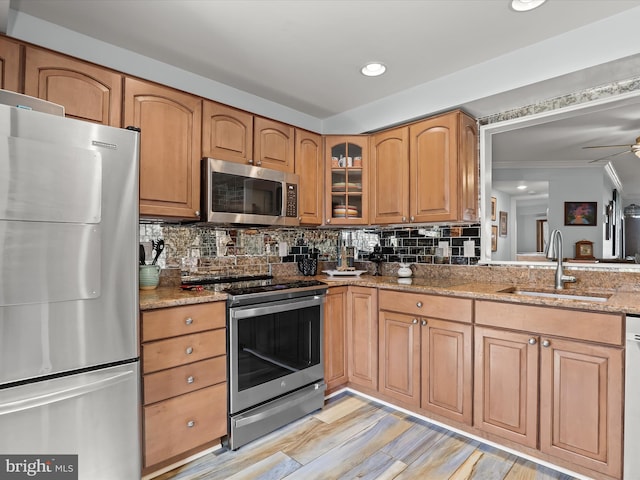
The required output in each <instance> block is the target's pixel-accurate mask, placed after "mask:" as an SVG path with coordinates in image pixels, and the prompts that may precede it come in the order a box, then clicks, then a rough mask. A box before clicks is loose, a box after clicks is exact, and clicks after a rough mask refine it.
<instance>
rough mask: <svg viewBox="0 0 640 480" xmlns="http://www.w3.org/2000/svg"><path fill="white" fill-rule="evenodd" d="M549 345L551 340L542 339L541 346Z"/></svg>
mask: <svg viewBox="0 0 640 480" xmlns="http://www.w3.org/2000/svg"><path fill="white" fill-rule="evenodd" d="M549 345H551V342H550V341H549V340H544V341H543V342H542V346H543V347H548V346H549Z"/></svg>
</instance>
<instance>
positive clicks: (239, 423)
mask: <svg viewBox="0 0 640 480" xmlns="http://www.w3.org/2000/svg"><path fill="white" fill-rule="evenodd" d="M315 387H316V388H315V389H313V390H310V391H308V392H306V393H304V394H303V395H300V396H299V397H296V398H292V399H289V400H288V401H286V402H284V403H281V404H280V405H277V406H274V407H273V408H268V409H267V410H263V411H261V412H259V413H256V414H254V415H249V416H247V417H245V416H243V417H242V418H238V419H233V421H234V422H235V426H236V428H240V427H243V426H245V425H251V424H252V423H255V422H259V421H260V420H264V419H265V418H267V417H270V416H271V415H275V414H277V413H281V412H284V411H285V410H290V409H292V408H294V407H295V406H296V405H300V404H301V403H305V402H306V401H308V400H309V399H310V398H312V397H315V396H316V395H318V392H317V390H318V389H322V390H326V388H327V386H326V384H324V383H322V384H319V383H316V385H315Z"/></svg>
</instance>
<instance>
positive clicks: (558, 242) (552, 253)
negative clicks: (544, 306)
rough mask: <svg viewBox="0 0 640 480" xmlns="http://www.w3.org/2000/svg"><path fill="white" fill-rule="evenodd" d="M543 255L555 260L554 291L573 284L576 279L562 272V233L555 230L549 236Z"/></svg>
mask: <svg viewBox="0 0 640 480" xmlns="http://www.w3.org/2000/svg"><path fill="white" fill-rule="evenodd" d="M545 255H546V256H547V258H549V259H553V258H556V260H557V264H556V285H555V287H556V290H562V289H563V288H564V284H565V283H566V282H569V283H575V281H576V277H574V276H572V275H565V274H564V272H563V270H562V232H561V231H560V230H558V229H555V230H553V231H552V232H551V235H549V243H547V249H546V251H545Z"/></svg>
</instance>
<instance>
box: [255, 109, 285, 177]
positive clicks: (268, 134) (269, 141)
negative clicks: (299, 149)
mask: <svg viewBox="0 0 640 480" xmlns="http://www.w3.org/2000/svg"><path fill="white" fill-rule="evenodd" d="M294 151H295V128H293V127H292V126H291V125H287V124H285V123H280V122H276V121H275V120H270V119H268V118H263V117H254V119H253V160H254V162H255V164H256V165H257V166H259V167H264V168H273V169H274V170H282V171H284V172H291V173H293V170H294V158H293V157H294Z"/></svg>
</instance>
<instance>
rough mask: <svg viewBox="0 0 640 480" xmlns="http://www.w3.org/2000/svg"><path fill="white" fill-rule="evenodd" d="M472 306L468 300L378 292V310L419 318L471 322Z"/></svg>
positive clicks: (422, 294)
mask: <svg viewBox="0 0 640 480" xmlns="http://www.w3.org/2000/svg"><path fill="white" fill-rule="evenodd" d="M472 304H473V301H472V300H471V299H470V298H456V297H446V296H442V295H426V294H424V293H407V292H396V291H393V290H380V291H379V292H378V307H379V308H380V310H391V311H394V312H401V313H406V314H407V315H418V316H421V317H433V318H442V319H444V320H454V321H456V322H469V323H470V322H471V318H472Z"/></svg>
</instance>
